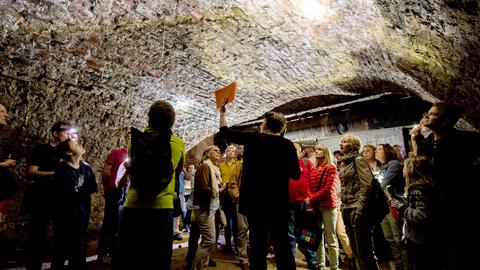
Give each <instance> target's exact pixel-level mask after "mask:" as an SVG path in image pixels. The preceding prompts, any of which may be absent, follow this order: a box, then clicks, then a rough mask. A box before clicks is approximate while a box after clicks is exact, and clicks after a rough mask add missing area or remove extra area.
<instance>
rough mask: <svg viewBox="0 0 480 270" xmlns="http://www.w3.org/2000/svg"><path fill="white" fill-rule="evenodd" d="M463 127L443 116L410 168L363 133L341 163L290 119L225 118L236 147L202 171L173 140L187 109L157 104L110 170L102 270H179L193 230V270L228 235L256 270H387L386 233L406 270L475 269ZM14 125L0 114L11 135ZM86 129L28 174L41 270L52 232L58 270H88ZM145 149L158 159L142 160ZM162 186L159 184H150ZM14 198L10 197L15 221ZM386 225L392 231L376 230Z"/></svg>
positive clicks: (471, 140)
mask: <svg viewBox="0 0 480 270" xmlns="http://www.w3.org/2000/svg"><path fill="white" fill-rule="evenodd" d="M460 116H461V110H460V109H459V108H458V107H456V106H454V105H452V104H448V103H435V104H433V105H432V107H431V109H430V110H429V111H428V112H427V113H425V114H424V116H423V117H422V119H421V121H420V124H421V125H419V126H416V127H414V128H413V129H412V130H411V133H410V134H411V138H410V139H411V149H412V151H411V152H410V153H409V154H408V157H407V158H406V157H405V154H404V153H402V147H401V146H399V145H395V146H391V145H390V144H389V143H388V142H385V143H382V144H379V145H371V144H364V145H362V142H361V140H360V139H359V137H357V136H355V135H354V134H345V135H344V136H343V137H342V138H341V141H340V144H339V148H340V150H339V151H335V152H332V151H331V149H329V148H328V147H326V146H325V145H305V144H300V143H293V142H291V141H290V140H288V139H286V138H285V137H284V136H283V135H284V133H285V131H286V127H287V121H286V119H285V117H284V116H283V115H282V114H281V113H276V112H267V113H266V114H265V115H264V119H263V122H262V124H261V125H260V127H259V132H242V131H236V130H235V129H232V128H230V127H228V123H227V111H226V108H225V106H224V107H222V108H221V109H220V121H219V124H220V130H219V135H220V136H221V137H222V138H224V139H226V140H227V141H228V142H229V143H230V145H229V146H228V147H226V149H225V153H224V155H222V154H223V153H222V152H221V149H220V147H219V146H215V145H210V146H208V147H206V148H205V149H204V152H203V156H202V160H201V162H199V163H197V164H187V163H186V160H185V148H184V143H183V141H182V139H181V138H180V137H178V136H177V135H175V134H173V133H172V130H171V129H172V126H173V124H174V122H175V110H174V108H173V107H172V105H171V104H170V103H169V102H167V101H156V102H154V103H153V104H152V106H151V107H150V109H149V112H148V126H147V127H146V128H145V129H144V131H143V132H137V130H135V129H132V130H131V131H130V130H126V131H125V140H124V147H123V148H119V149H115V150H113V151H111V152H110V153H109V155H108V157H107V158H106V161H105V164H104V167H103V168H102V170H101V181H99V183H101V184H102V185H103V193H104V199H105V208H104V219H103V224H102V227H101V230H100V236H99V239H98V250H97V252H98V256H99V257H98V262H99V263H100V264H103V265H110V266H111V267H112V269H171V263H172V252H173V251H172V244H173V241H174V240H181V238H182V237H181V232H182V231H181V230H180V229H181V228H180V223H181V224H182V229H183V232H189V233H190V236H189V245H188V252H187V256H186V260H185V270H190V269H195V270H197V269H207V267H209V266H210V267H212V266H215V265H216V263H215V261H214V260H213V259H212V258H211V255H212V252H213V249H214V247H215V246H216V243H217V242H218V239H219V232H220V230H221V229H223V231H224V237H225V246H224V251H225V252H229V253H231V254H234V255H235V256H236V257H237V258H238V260H239V265H240V268H241V269H242V270H246V269H253V270H266V269H267V255H268V253H269V252H270V251H273V253H274V257H275V261H276V267H277V269H285V270H291V269H296V263H295V252H296V251H300V252H302V253H303V255H304V256H305V260H306V264H307V267H308V269H309V270H317V269H326V267H329V269H331V270H335V269H341V265H342V264H343V265H347V266H348V268H349V269H362V270H364V269H365V270H373V269H379V265H378V260H377V256H376V254H375V248H374V246H375V241H374V237H373V231H374V228H375V227H376V228H380V229H381V231H382V232H383V236H384V238H385V240H386V241H387V242H388V245H389V247H390V250H391V254H392V258H393V260H392V269H405V270H407V269H408V270H410V269H413V270H416V269H468V266H469V263H470V262H469V260H472V258H473V257H470V256H472V250H473V249H469V248H468V246H469V245H468V244H469V241H471V240H470V239H473V238H471V237H470V234H475V235H476V233H475V231H476V230H475V228H473V225H472V224H473V222H471V221H467V222H462V221H460V219H469V217H471V215H469V214H471V213H473V209H472V208H473V205H474V202H473V198H474V197H475V196H474V194H473V191H474V190H475V189H473V188H472V187H473V185H474V181H475V179H477V180H478V179H480V169H479V156H480V149H479V148H480V147H479V144H478V141H479V134H478V133H476V132H467V131H460V130H457V129H455V128H454V126H455V124H456V122H457V120H458V119H459V118H460ZM6 118H7V111H6V108H5V106H4V105H2V104H0V125H2V126H4V125H6V124H7V122H6ZM72 128H73V125H71V124H70V123H68V122H64V121H59V122H57V123H55V124H54V125H53V126H52V127H51V129H50V133H51V140H50V141H49V142H48V143H47V144H42V145H37V146H34V147H33V150H32V153H31V156H30V158H29V159H28V162H27V169H26V176H27V178H28V179H29V185H28V189H27V191H26V194H25V195H24V200H23V203H22V212H23V213H26V214H28V217H29V220H28V233H27V241H26V267H27V269H28V270H30V269H41V267H42V262H43V260H44V259H45V254H44V252H45V249H46V248H45V237H46V231H47V228H48V226H49V224H50V223H52V224H53V232H54V238H53V239H54V248H53V255H52V264H51V269H64V267H65V266H64V261H65V259H66V258H68V259H69V263H68V265H69V268H70V269H86V244H85V243H86V234H87V227H88V221H89V216H90V208H91V199H90V198H91V194H93V193H95V192H96V191H97V180H96V177H95V173H94V170H93V169H92V167H91V166H90V165H89V164H88V163H86V162H85V161H84V160H83V155H84V153H85V150H84V149H83V147H82V146H81V144H79V142H78V134H76V132H75V131H73V130H72ZM141 139H142V140H143V141H141ZM145 145H147V146H148V147H150V149H149V151H146V152H148V153H142V150H141V149H143V148H142V147H145ZM150 150H151V151H150ZM144 155H145V156H144ZM145 157H147V158H148V159H150V160H149V162H147V163H145V162H143V163H145V164H147V165H145V164H143V163H142V161H145V159H144V158H145ZM162 164H163V165H162ZM15 165H16V160H13V159H11V158H10V156H8V157H3V156H2V157H0V169H1V172H2V182H3V179H6V176H4V175H10V174H11V172H10V170H11V168H12V167H14V166H15ZM145 166H147V167H145ZM148 166H149V167H148ZM148 175H155V176H152V177H146V176H148ZM142 178H151V179H149V181H145V179H142ZM157 179H158V182H159V184H151V183H150V182H155V181H157ZM163 182H164V183H163ZM377 183H378V186H379V187H380V189H381V192H382V194H384V195H385V197H386V201H385V202H386V203H387V202H388V208H389V209H388V211H387V213H372V211H378V210H376V209H377V208H376V207H375V205H372V202H371V200H370V197H372V194H374V186H376V184H377ZM11 195H12V194H7V195H5V196H4V195H3V193H2V198H1V201H0V218H2V219H4V217H5V212H6V210H5V209H6V206H5V205H8V202H9V196H11ZM308 211H311V212H313V213H314V214H315V221H314V222H315V226H318V227H319V228H322V230H321V231H322V234H321V237H320V244H319V247H318V249H312V248H311V247H305V246H302V245H299V241H298V239H299V235H300V234H301V228H302V226H304V224H303V223H304V222H306V221H305V219H304V215H305V214H306V213H307V212H308ZM376 214H381V220H380V221H379V222H377V221H376V220H375V219H374V218H372V217H373V216H378V215H376ZM180 221H181V222H180ZM462 232H467V233H468V235H466V234H464V233H462ZM199 241H200V242H199ZM340 250H343V253H342V255H340Z"/></svg>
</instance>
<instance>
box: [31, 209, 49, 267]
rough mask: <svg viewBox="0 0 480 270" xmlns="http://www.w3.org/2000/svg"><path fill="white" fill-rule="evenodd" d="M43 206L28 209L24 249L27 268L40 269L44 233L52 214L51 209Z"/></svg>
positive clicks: (43, 247)
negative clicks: (42, 207)
mask: <svg viewBox="0 0 480 270" xmlns="http://www.w3.org/2000/svg"><path fill="white" fill-rule="evenodd" d="M42 206H45V205H42ZM45 207H46V208H45V209H38V208H35V209H32V210H31V211H30V217H29V220H28V232H27V243H26V251H25V252H26V260H27V262H26V269H27V270H40V269H42V262H43V257H44V256H45V239H46V233H47V229H48V226H49V225H50V221H51V220H52V216H53V213H52V212H51V210H50V209H49V208H47V206H45Z"/></svg>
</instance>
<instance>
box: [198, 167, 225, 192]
mask: <svg viewBox="0 0 480 270" xmlns="http://www.w3.org/2000/svg"><path fill="white" fill-rule="evenodd" d="M203 163H205V164H207V165H208V167H209V168H210V174H211V176H212V189H213V190H215V191H216V192H215V194H218V193H219V192H220V189H219V186H220V185H222V178H221V176H220V169H219V168H218V167H217V166H215V165H213V163H212V161H211V160H210V159H206V160H204V161H203Z"/></svg>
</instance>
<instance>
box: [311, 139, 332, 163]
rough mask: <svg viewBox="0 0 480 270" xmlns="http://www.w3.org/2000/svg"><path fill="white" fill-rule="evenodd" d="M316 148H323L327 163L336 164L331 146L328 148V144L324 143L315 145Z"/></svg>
mask: <svg viewBox="0 0 480 270" xmlns="http://www.w3.org/2000/svg"><path fill="white" fill-rule="evenodd" d="M315 150H322V151H323V155H324V156H325V163H326V164H332V165H335V163H334V162H333V160H334V158H333V155H332V151H331V150H330V148H328V147H327V146H325V145H323V144H318V145H316V146H315ZM319 165H320V164H319Z"/></svg>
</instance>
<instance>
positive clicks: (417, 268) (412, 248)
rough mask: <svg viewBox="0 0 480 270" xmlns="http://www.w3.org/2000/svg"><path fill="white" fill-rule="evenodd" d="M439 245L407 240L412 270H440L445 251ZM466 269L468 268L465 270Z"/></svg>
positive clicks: (442, 267)
mask: <svg viewBox="0 0 480 270" xmlns="http://www.w3.org/2000/svg"><path fill="white" fill-rule="evenodd" d="M443 247H444V246H443V245H442V244H440V242H439V243H431V244H418V243H414V242H412V241H408V240H407V250H408V254H409V258H410V264H411V269H412V270H430V269H432V270H440V269H448V268H444V265H443V258H444V255H445V254H446V253H445V250H444V249H443ZM467 269H468V268H467Z"/></svg>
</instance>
